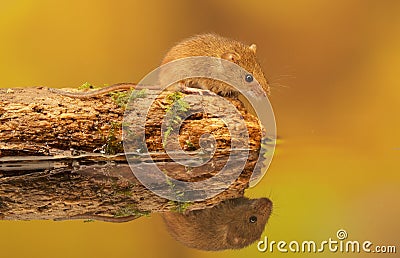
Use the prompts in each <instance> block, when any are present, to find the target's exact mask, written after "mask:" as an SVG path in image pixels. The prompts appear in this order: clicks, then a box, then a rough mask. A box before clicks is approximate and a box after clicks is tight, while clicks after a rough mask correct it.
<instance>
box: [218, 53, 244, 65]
mask: <svg viewBox="0 0 400 258" xmlns="http://www.w3.org/2000/svg"><path fill="white" fill-rule="evenodd" d="M221 58H222V59H226V60H228V61H231V62H234V63H235V62H236V61H238V60H240V56H239V54H238V53H236V52H227V53H224V54H222V56H221Z"/></svg>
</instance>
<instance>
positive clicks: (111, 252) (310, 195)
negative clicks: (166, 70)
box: [0, 0, 400, 258]
mask: <svg viewBox="0 0 400 258" xmlns="http://www.w3.org/2000/svg"><path fill="white" fill-rule="evenodd" d="M399 14H400V2H399V1H395V0H393V1H391V0H383V1H368V0H367V1H364V0H348V1H346V0H339V1H324V0H323V1H320V0H302V1H297V0H290V1H289V0H282V1H257V0H248V1H238V0H234V1H229V0H224V1H211V0H204V1H185V0H174V1H154V0H147V1H127V0H120V1H106V0H88V1H77V0H70V1H50V0H1V2H0V35H1V36H0V37H1V40H0V74H1V76H0V85H1V87H29V86H37V85H44V86H48V87H78V86H80V85H81V84H83V83H84V82H90V83H92V84H94V85H98V86H101V85H103V84H112V83H117V82H126V81H132V82H138V81H139V80H140V79H141V78H142V77H143V76H144V75H146V74H147V73H148V72H150V71H151V70H152V69H154V68H156V67H157V66H158V65H159V63H160V60H161V58H162V57H163V55H164V54H165V53H166V52H167V51H168V49H169V48H170V47H171V46H173V45H174V44H175V43H176V42H177V41H179V40H182V39H184V38H186V37H188V36H191V35H194V34H197V33H202V32H216V33H218V34H221V35H224V36H227V37H231V38H234V39H237V40H240V41H243V42H245V43H256V44H257V51H258V56H259V59H260V60H261V62H262V65H263V68H264V70H265V73H266V75H267V77H268V78H269V80H270V81H271V84H272V86H273V90H272V96H271V97H270V99H271V102H272V105H273V108H274V111H275V116H276V119H277V128H278V134H279V135H280V137H282V139H283V140H282V143H281V144H280V145H279V146H278V147H277V151H276V155H275V157H274V160H273V161H272V164H271V167H270V169H269V170H268V172H267V174H266V176H265V177H264V178H263V180H262V181H261V182H260V183H259V184H258V185H257V186H256V187H255V188H252V189H249V190H248V191H247V193H246V194H247V196H250V197H261V196H269V197H271V198H272V200H273V201H274V204H275V206H274V213H273V216H272V217H271V219H270V221H269V223H268V225H267V228H266V231H265V232H264V233H263V236H268V237H269V239H270V240H275V241H279V240H284V241H288V242H289V241H291V240H299V241H303V240H315V241H322V240H327V239H328V238H330V237H331V238H334V237H335V235H336V231H337V230H338V229H341V228H343V229H346V230H347V232H348V234H349V237H348V239H349V240H360V241H364V240H370V241H372V242H374V243H375V244H382V245H397V253H400V246H399V242H400V241H399V240H400V223H399V218H400V205H399V204H400V202H399V199H400V191H399V190H400V173H399V172H400V169H399V168H400V165H399V161H400V137H399V131H400V130H399V129H400V119H399V111H400V108H399V103H400V78H399V76H400V15H399ZM0 230H1V231H0V256H1V257H175V258H179V257H217V256H218V257H263V256H264V257H266V256H269V257H292V256H296V257H308V256H309V254H290V253H279V252H275V253H273V254H271V253H268V252H267V253H259V252H258V251H257V247H256V245H252V246H250V247H248V248H246V249H243V250H236V251H224V252H216V253H213V252H203V251H196V250H191V249H188V248H186V247H184V246H182V245H181V244H179V243H177V242H175V241H174V240H173V239H172V238H171V237H170V236H169V235H168V233H167V232H166V230H165V228H164V225H163V223H162V220H161V218H160V217H159V216H158V215H153V216H151V217H150V218H141V219H139V220H137V221H133V222H131V223H126V224H118V225H115V224H109V223H103V222H95V223H83V222H81V221H67V222H52V221H30V222H21V221H18V222H12V221H11V222H10V221H0ZM344 255H345V254H341V253H330V252H324V253H320V254H317V255H316V256H315V257H341V256H344ZM396 255H398V254H395V255H391V257H395V256H396ZM347 256H348V255H347ZM350 256H351V257H373V256H374V255H373V254H363V253H361V254H358V255H350ZM381 256H382V257H383V255H381Z"/></svg>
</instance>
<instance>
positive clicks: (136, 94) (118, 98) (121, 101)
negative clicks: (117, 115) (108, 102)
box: [109, 89, 147, 108]
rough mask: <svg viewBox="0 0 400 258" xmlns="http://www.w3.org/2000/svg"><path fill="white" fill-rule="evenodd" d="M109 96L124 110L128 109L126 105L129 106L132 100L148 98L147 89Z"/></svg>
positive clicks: (112, 93) (114, 93)
mask: <svg viewBox="0 0 400 258" xmlns="http://www.w3.org/2000/svg"><path fill="white" fill-rule="evenodd" d="M109 94H110V96H111V98H112V99H113V100H114V102H115V103H116V104H117V105H118V106H119V107H122V108H126V105H127V104H128V101H129V99H130V98H132V99H137V98H145V97H146V96H147V92H146V89H141V90H129V91H121V92H110V93H109Z"/></svg>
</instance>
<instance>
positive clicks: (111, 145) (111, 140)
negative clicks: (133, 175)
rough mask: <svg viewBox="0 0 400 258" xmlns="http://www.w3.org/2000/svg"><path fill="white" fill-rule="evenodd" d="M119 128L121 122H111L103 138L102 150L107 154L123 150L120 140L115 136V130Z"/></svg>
mask: <svg viewBox="0 0 400 258" xmlns="http://www.w3.org/2000/svg"><path fill="white" fill-rule="evenodd" d="M118 130H121V123H118V122H111V128H110V131H109V132H108V135H107V138H106V139H105V142H106V144H105V146H104V152H105V153H106V154H108V155H114V154H117V153H121V152H123V145H122V141H121V140H119V139H118V138H117V137H116V136H115V132H116V131H118Z"/></svg>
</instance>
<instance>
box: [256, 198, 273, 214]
mask: <svg viewBox="0 0 400 258" xmlns="http://www.w3.org/2000/svg"><path fill="white" fill-rule="evenodd" d="M256 208H257V209H258V210H260V211H261V212H263V213H267V214H270V213H271V212H272V201H271V200H270V199H268V198H260V199H258V200H257V203H256Z"/></svg>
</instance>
